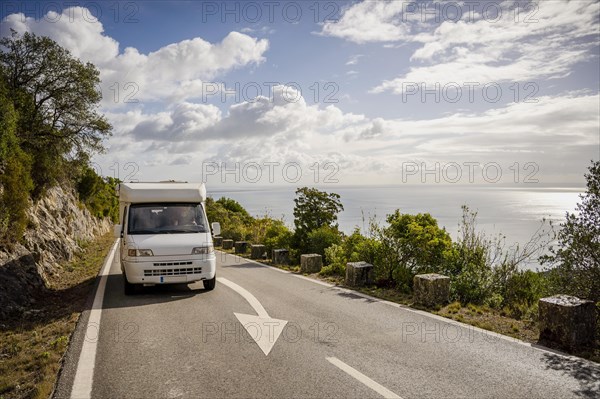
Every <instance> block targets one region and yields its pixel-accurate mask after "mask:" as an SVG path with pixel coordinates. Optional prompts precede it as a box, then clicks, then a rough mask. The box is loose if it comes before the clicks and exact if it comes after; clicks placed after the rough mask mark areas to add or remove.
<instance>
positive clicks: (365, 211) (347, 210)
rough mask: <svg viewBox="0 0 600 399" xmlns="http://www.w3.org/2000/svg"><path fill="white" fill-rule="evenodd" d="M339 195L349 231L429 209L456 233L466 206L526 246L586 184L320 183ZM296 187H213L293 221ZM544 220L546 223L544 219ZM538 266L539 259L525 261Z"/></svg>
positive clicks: (488, 228) (491, 229)
mask: <svg viewBox="0 0 600 399" xmlns="http://www.w3.org/2000/svg"><path fill="white" fill-rule="evenodd" d="M317 188H319V189H320V190H323V191H327V192H334V193H337V194H339V195H340V197H341V198H340V200H341V202H342V204H343V206H344V210H343V211H342V212H341V213H340V214H339V215H338V223H339V227H340V229H341V230H342V231H344V232H345V233H347V234H349V233H351V232H352V231H353V230H354V229H356V228H359V229H361V231H362V232H363V233H365V232H367V231H368V227H369V220H370V219H375V220H376V221H378V222H379V223H382V224H385V217H386V215H388V214H390V213H393V212H394V211H395V210H396V209H399V210H400V212H402V213H409V214H417V213H429V214H431V215H432V216H433V217H435V218H436V219H437V221H438V225H439V226H440V227H444V228H445V229H446V230H447V231H448V233H449V234H450V235H451V236H452V238H454V239H455V238H456V237H457V236H458V227H459V222H460V220H461V215H462V209H461V206H462V205H467V206H468V207H469V208H470V209H471V210H473V211H476V212H477V229H478V230H479V231H481V232H483V233H484V234H485V235H486V236H488V237H493V236H497V235H499V234H501V235H503V236H504V237H505V245H506V248H509V247H511V246H513V245H516V244H519V245H520V246H523V245H525V244H526V243H527V242H529V241H530V239H531V238H532V237H533V236H535V235H538V234H539V233H540V228H542V229H545V230H547V229H548V222H550V221H552V222H553V224H555V225H558V224H560V223H561V222H563V221H564V220H565V214H566V212H574V211H575V207H576V204H577V203H578V202H579V194H581V193H583V192H585V188H583V187H573V186H572V187H569V186H540V185H538V184H536V185H535V186H496V185H489V186H482V185H450V184H448V185H426V184H423V185H386V186H337V185H328V186H326V187H317ZM295 191H296V187H295V186H263V187H255V186H253V187H234V188H219V187H215V186H213V187H212V189H211V188H210V187H209V190H208V195H210V196H212V197H213V198H215V199H218V198H221V197H229V198H232V199H234V200H236V201H238V202H239V203H240V204H241V205H242V206H243V207H244V208H246V210H248V212H249V213H250V214H252V215H254V216H264V215H269V216H271V217H274V218H279V219H283V221H284V222H285V223H286V224H287V225H288V226H289V227H293V222H294V215H293V209H294V198H295V196H296V194H295ZM544 220H546V223H543V221H544ZM523 267H524V268H528V269H537V268H539V267H540V265H539V264H538V263H537V261H531V262H529V263H526V264H524V265H523Z"/></svg>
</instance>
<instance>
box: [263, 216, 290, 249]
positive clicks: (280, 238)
mask: <svg viewBox="0 0 600 399" xmlns="http://www.w3.org/2000/svg"><path fill="white" fill-rule="evenodd" d="M292 236H293V233H292V231H291V230H290V229H288V228H287V227H286V225H285V224H284V223H283V221H281V220H274V219H271V223H270V224H269V225H268V227H267V229H266V231H265V238H264V241H263V245H264V246H265V249H266V250H267V254H268V256H269V257H271V254H272V253H273V250H274V249H278V248H287V249H290V247H291V243H292Z"/></svg>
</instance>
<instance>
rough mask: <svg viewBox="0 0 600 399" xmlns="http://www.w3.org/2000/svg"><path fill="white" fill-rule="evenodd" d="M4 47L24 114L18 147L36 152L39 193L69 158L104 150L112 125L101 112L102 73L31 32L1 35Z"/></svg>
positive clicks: (1, 61) (6, 72) (1, 69)
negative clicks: (99, 108)
mask: <svg viewBox="0 0 600 399" xmlns="http://www.w3.org/2000/svg"><path fill="white" fill-rule="evenodd" d="M0 48H2V51H1V52H0V73H1V75H2V80H3V82H4V84H5V86H6V88H7V97H8V100H9V101H11V103H12V104H13V107H14V109H15V112H16V113H17V114H18V116H19V117H18V120H17V128H16V134H17V137H18V140H19V146H20V147H21V148H22V149H23V150H24V151H25V152H26V153H28V154H29V155H30V156H31V159H32V162H33V165H32V172H33V173H32V178H33V181H34V185H35V186H34V190H35V191H34V194H36V195H39V194H41V193H42V192H43V190H44V188H46V187H48V186H49V185H51V184H53V183H54V182H55V181H56V180H57V179H58V178H59V177H60V176H59V172H60V171H65V170H66V167H67V166H69V164H68V163H65V159H66V158H69V157H71V158H72V159H76V158H78V157H80V156H81V155H82V154H86V155H88V154H90V153H93V152H99V151H102V150H103V147H102V140H103V138H104V137H106V136H108V135H109V134H110V131H111V126H110V124H109V123H108V122H107V120H106V118H105V117H104V116H103V115H101V114H99V113H98V112H97V106H98V103H99V102H100V100H101V93H100V90H99V88H98V87H99V83H100V77H99V76H100V74H99V71H98V70H97V69H96V67H95V66H94V65H92V64H90V63H87V64H84V63H82V62H81V61H79V60H78V59H77V58H75V57H73V56H72V55H71V54H70V53H69V51H67V50H66V49H64V48H62V47H60V46H59V45H58V44H57V43H56V42H54V41H53V40H51V39H49V38H47V37H42V36H36V35H35V34H32V33H27V32H26V33H24V34H23V35H22V36H19V35H17V33H16V32H14V31H13V32H12V36H9V37H4V38H2V39H0ZM67 173H69V172H67Z"/></svg>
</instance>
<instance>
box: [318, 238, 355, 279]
mask: <svg viewBox="0 0 600 399" xmlns="http://www.w3.org/2000/svg"><path fill="white" fill-rule="evenodd" d="M325 258H326V259H328V262H329V263H328V264H327V265H326V266H325V267H323V268H322V269H321V272H320V273H319V274H321V275H322V276H331V275H338V276H345V275H346V263H347V262H348V258H347V257H346V253H345V250H344V247H343V246H342V245H339V244H333V245H331V246H330V247H329V248H326V249H325Z"/></svg>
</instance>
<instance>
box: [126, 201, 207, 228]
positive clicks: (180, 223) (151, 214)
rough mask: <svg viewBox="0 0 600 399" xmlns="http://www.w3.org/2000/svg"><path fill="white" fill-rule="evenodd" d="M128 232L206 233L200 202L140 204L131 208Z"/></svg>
mask: <svg viewBox="0 0 600 399" xmlns="http://www.w3.org/2000/svg"><path fill="white" fill-rule="evenodd" d="M128 224H129V226H128V229H127V233H128V234H182V233H206V232H207V231H208V230H207V228H206V219H205V217H204V211H203V209H202V206H201V205H200V204H138V205H131V207H130V209H129V223H128Z"/></svg>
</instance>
